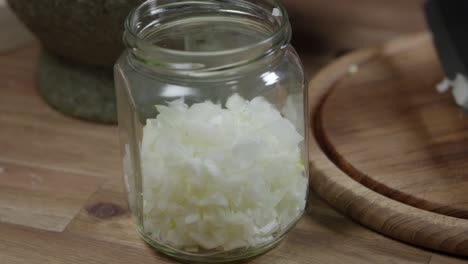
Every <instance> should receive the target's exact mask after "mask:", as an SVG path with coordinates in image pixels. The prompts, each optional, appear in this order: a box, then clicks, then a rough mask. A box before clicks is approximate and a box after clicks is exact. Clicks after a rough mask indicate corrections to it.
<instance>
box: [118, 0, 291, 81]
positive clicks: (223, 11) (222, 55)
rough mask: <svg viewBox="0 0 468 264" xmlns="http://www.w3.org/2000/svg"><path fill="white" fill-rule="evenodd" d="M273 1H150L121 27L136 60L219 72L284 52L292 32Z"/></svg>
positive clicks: (173, 68)
mask: <svg viewBox="0 0 468 264" xmlns="http://www.w3.org/2000/svg"><path fill="white" fill-rule="evenodd" d="M290 31H291V30H290V24H289V20H288V15H287V12H286V10H285V8H284V7H283V6H282V5H281V4H280V3H279V2H278V1H277V0H255V1H254V0H250V1H247V0H178V1H175V0H148V1H146V2H144V3H143V4H141V5H140V6H139V7H137V8H136V9H134V10H133V11H132V12H131V13H130V14H129V16H128V17H127V20H126V23H125V33H124V42H125V44H126V46H127V48H128V49H129V50H130V52H131V53H132V55H133V56H134V58H136V59H137V60H138V61H140V62H143V63H144V64H145V65H147V66H149V67H153V68H154V67H157V68H163V69H166V70H168V71H182V72H184V71H185V72H193V71H199V72H200V71H201V72H207V71H219V70H222V69H228V68H232V67H236V66H239V65H243V64H246V63H249V62H252V61H256V60H259V59H260V58H262V57H266V56H268V55H270V54H272V53H274V52H275V51H277V50H278V49H281V48H283V47H285V46H287V45H288V44H289V42H290V38H291V32H290Z"/></svg>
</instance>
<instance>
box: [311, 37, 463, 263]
mask: <svg viewBox="0 0 468 264" xmlns="http://www.w3.org/2000/svg"><path fill="white" fill-rule="evenodd" d="M350 67H354V68H355V69H356V67H358V69H359V70H358V71H354V74H350V73H349V69H350ZM441 79H442V72H441V69H440V66H439V64H438V62H437V58H436V55H435V53H434V50H433V48H432V43H431V39H430V36H429V35H428V34H422V35H417V36H415V37H410V38H404V39H400V40H397V41H393V42H391V43H389V44H387V45H384V46H382V47H379V48H375V49H369V50H365V51H361V52H358V53H355V54H352V55H350V56H348V57H346V58H343V59H342V60H340V61H338V62H336V63H334V64H333V65H330V66H329V67H327V68H326V69H325V70H323V71H322V72H321V73H320V74H319V75H318V76H317V78H315V79H314V80H313V81H312V82H311V86H310V89H311V91H310V94H311V95H312V98H311V100H310V101H311V109H312V110H311V111H312V123H313V124H314V135H313V140H312V145H311V157H312V160H311V162H312V168H313V171H312V172H311V179H312V187H313V189H314V190H315V191H317V192H318V193H319V195H320V196H322V197H323V198H324V199H325V200H327V201H328V202H329V203H331V204H332V205H333V206H335V207H336V208H337V209H338V210H340V211H342V212H343V213H345V214H347V215H349V216H350V217H352V218H353V219H355V220H356V221H359V222H361V223H362V224H364V225H366V226H369V227H371V228H373V229H374V230H377V231H379V232H382V233H384V234H386V235H389V236H391V237H394V238H397V239H400V240H403V241H406V242H409V243H413V244H417V245H420V246H424V247H429V248H432V249H435V250H441V251H446V252H450V253H454V254H460V255H465V256H468V220H466V215H467V209H468V208H467V202H468V197H467V196H466V193H467V192H468V185H467V184H468V174H467V173H466V172H467V171H468V170H467V168H468V166H467V162H466V160H468V151H466V148H465V147H464V146H465V145H466V143H468V142H465V140H466V139H468V119H467V118H466V117H464V115H463V113H462V112H463V111H462V110H461V109H460V108H458V107H457V106H456V105H455V104H454V103H453V100H452V99H451V98H450V96H449V95H439V94H437V93H436V92H435V91H434V87H435V85H436V83H437V81H440V80H441ZM324 171H326V173H325V172H324ZM332 171H333V172H332ZM405 203H406V204H405ZM407 204H409V205H407ZM410 205H411V206H410ZM451 216H454V217H451Z"/></svg>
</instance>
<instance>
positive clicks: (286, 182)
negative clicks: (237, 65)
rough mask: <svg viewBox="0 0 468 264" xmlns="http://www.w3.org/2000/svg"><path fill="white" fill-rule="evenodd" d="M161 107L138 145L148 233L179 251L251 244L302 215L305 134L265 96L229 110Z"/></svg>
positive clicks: (231, 103) (234, 99)
mask: <svg viewBox="0 0 468 264" xmlns="http://www.w3.org/2000/svg"><path fill="white" fill-rule="evenodd" d="M289 107H291V106H289ZM156 108H157V110H158V111H159V115H158V116H157V118H155V119H149V120H147V123H146V126H145V127H144V129H143V140H142V144H141V168H142V178H143V179H142V180H143V215H144V231H145V233H147V234H148V235H149V236H150V237H151V238H153V239H155V240H158V241H161V242H163V243H166V244H168V245H170V246H173V247H177V248H191V249H197V248H200V249H205V250H210V249H219V248H222V249H223V250H231V249H236V248H242V247H253V246H257V245H260V244H264V243H267V242H270V241H272V240H273V239H275V238H276V236H277V235H278V234H281V232H282V231H285V229H286V228H287V227H289V226H290V225H291V224H292V223H294V222H295V221H296V220H297V219H298V217H300V215H301V214H302V212H303V210H304V207H305V198H306V192H307V176H306V175H305V169H304V165H303V164H304V161H303V160H302V156H301V153H302V151H301V147H300V146H301V144H303V141H304V138H303V136H302V135H301V133H298V132H297V131H296V128H295V126H294V125H293V124H292V123H291V121H289V120H288V119H286V118H283V117H282V116H281V114H280V113H279V111H278V110H276V109H275V108H274V107H273V106H272V105H271V104H270V103H269V102H267V101H266V100H265V99H264V98H263V97H256V98H254V99H253V100H251V101H247V100H245V99H243V98H242V97H240V96H239V95H237V94H236V95H233V96H231V97H230V98H229V100H228V101H227V103H226V108H223V107H222V106H221V105H218V104H213V103H212V102H209V101H207V102H204V103H199V104H194V105H192V106H190V107H189V106H187V105H186V104H185V103H184V101H183V100H182V99H181V100H177V101H173V102H171V103H169V104H168V106H162V105H158V106H156ZM124 164H125V162H124ZM127 187H128V183H127Z"/></svg>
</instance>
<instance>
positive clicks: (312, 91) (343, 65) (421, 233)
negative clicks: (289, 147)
mask: <svg viewBox="0 0 468 264" xmlns="http://www.w3.org/2000/svg"><path fill="white" fill-rule="evenodd" d="M430 37H431V36H430V34H429V33H427V32H424V33H420V34H416V35H413V36H406V37H403V38H400V39H397V40H394V41H391V42H389V43H387V44H384V45H382V46H379V47H374V48H369V49H365V50H361V51H357V52H354V53H351V54H349V55H347V56H345V57H343V58H341V59H339V60H337V61H336V62H334V63H332V64H331V65H329V66H327V67H325V68H324V69H323V70H322V71H320V72H319V73H318V74H317V75H316V77H315V78H314V79H312V81H311V82H310V83H309V91H308V93H309V100H308V105H309V117H310V125H311V129H309V131H310V132H309V136H310V138H309V157H310V158H309V159H310V185H311V188H312V189H313V190H314V191H315V192H316V193H317V194H318V195H319V196H320V197H322V199H324V200H325V201H326V202H328V203H329V204H331V205H332V206H333V207H334V208H335V209H337V210H338V211H340V212H341V213H343V214H345V215H348V216H350V217H351V218H352V219H353V220H355V221H356V222H359V223H361V224H363V225H365V226H367V227H369V228H371V229H373V230H374V231H377V232H380V233H382V234H384V235H387V236H390V237H393V238H395V239H398V240H401V241H404V242H407V243H411V244H416V245H418V246H422V247H426V248H430V249H434V250H438V251H443V252H446V253H451V254H457V255H462V256H468V221H467V220H464V219H459V218H455V217H450V216H445V215H440V214H436V213H432V212H429V211H424V210H421V209H418V208H415V207H412V206H409V205H406V204H403V203H400V202H397V201H395V200H391V199H389V198H387V197H385V196H383V195H381V194H379V193H377V192H374V191H372V190H369V189H368V188H366V187H364V186H362V185H361V184H359V183H358V182H356V181H355V180H353V179H352V178H350V177H349V176H348V175H346V174H345V173H344V172H343V171H342V170H341V169H340V168H338V167H337V166H336V165H335V164H334V163H333V162H332V161H330V160H329V158H328V157H327V155H326V154H325V153H324V152H323V151H322V149H321V147H320V143H319V142H318V140H317V139H316V137H315V131H314V128H315V122H316V116H317V115H316V114H317V113H318V112H319V111H320V107H321V104H322V102H323V101H324V100H326V97H327V95H328V94H329V92H330V91H331V90H332V89H333V87H334V84H335V83H336V82H337V81H339V80H340V79H341V78H342V77H343V76H345V75H346V74H348V73H349V72H352V69H353V68H354V69H358V68H359V65H363V64H365V63H366V62H368V61H370V60H372V59H375V58H378V57H380V56H390V55H391V54H395V53H397V52H400V51H403V50H408V49H411V48H414V47H415V46H417V45H420V44H422V43H425V42H426V43H427V41H430ZM350 70H351V71H350ZM408 216H410V217H408Z"/></svg>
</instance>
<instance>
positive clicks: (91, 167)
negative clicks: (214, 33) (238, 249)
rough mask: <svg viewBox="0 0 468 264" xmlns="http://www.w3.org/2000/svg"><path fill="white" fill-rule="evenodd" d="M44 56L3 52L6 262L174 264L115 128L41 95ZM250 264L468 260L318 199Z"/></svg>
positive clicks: (2, 232) (0, 166)
mask: <svg viewBox="0 0 468 264" xmlns="http://www.w3.org/2000/svg"><path fill="white" fill-rule="evenodd" d="M39 52H40V48H39V45H38V44H37V43H31V44H29V45H27V46H25V47H22V48H19V49H17V50H14V51H10V52H8V53H3V54H0V263H5V264H20V263H21V264H24V263H28V264H36V263H37V264H39V263H40V264H43V263H48V264H55V263H57V264H58V263H60V264H63V263H71V264H73V263H80V264H81V263H87V264H95V263H96V264H97V263H99V264H101V263H102V264H104V263H106V264H107V263H125V264H128V263H173V261H171V260H169V259H167V258H166V257H164V256H162V255H159V254H157V253H155V251H153V250H152V249H151V248H150V247H148V246H147V245H146V244H145V243H144V242H143V241H142V240H141V239H140V238H139V237H138V235H137V232H136V231H135V230H134V227H133V225H132V220H131V218H130V214H129V212H128V210H127V207H126V201H125V194H124V192H123V186H122V181H121V170H120V168H121V167H120V158H119V147H118V135H117V128H116V127H114V126H107V125H98V124H92V123H88V122H84V121H79V120H75V119H72V118H69V117H66V116H63V115H62V114H60V113H58V112H56V111H55V110H53V109H51V108H50V107H49V106H48V105H46V104H45V103H44V102H43V101H42V100H41V98H40V97H39V96H38V94H37V92H36V89H35V66H36V62H37V57H38V54H39ZM324 173H326V172H324ZM251 263H256V264H260V263H265V264H267V263H268V264H280V263H281V264H286V263H287V264H289V263H291V264H292V263H304V264H306V263H307V264H312V263H318V264H325V263H346V264H353V263H359V264H363V263H379V264H382V263H430V264H449V263H453V264H457V263H460V264H461V263H468V261H467V260H463V259H457V258H454V257H450V256H445V255H441V254H437V253H434V252H430V251H425V250H423V249H419V248H416V247H413V246H409V245H406V244H403V243H400V242H398V241H394V240H392V239H389V238H386V237H384V236H382V235H379V234H377V233H374V232H372V231H370V230H368V229H366V228H364V227H361V226H360V225H358V224H355V223H353V222H352V221H351V220H349V219H347V218H345V217H344V216H342V215H340V214H339V213H337V212H335V211H334V210H333V209H331V208H330V207H329V206H328V205H326V204H324V203H323V202H322V201H320V200H319V199H318V198H317V197H316V196H315V195H314V194H312V195H311V199H310V207H309V209H308V211H307V214H306V215H305V217H304V218H303V219H302V220H301V222H300V223H299V224H298V226H297V227H296V228H295V229H294V230H293V231H292V232H291V234H290V236H289V237H288V239H287V240H286V241H285V242H284V243H282V244H281V245H280V246H279V248H277V249H275V250H273V251H271V252H269V253H267V254H265V255H263V256H260V257H258V258H256V259H254V260H253V261H251Z"/></svg>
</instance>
